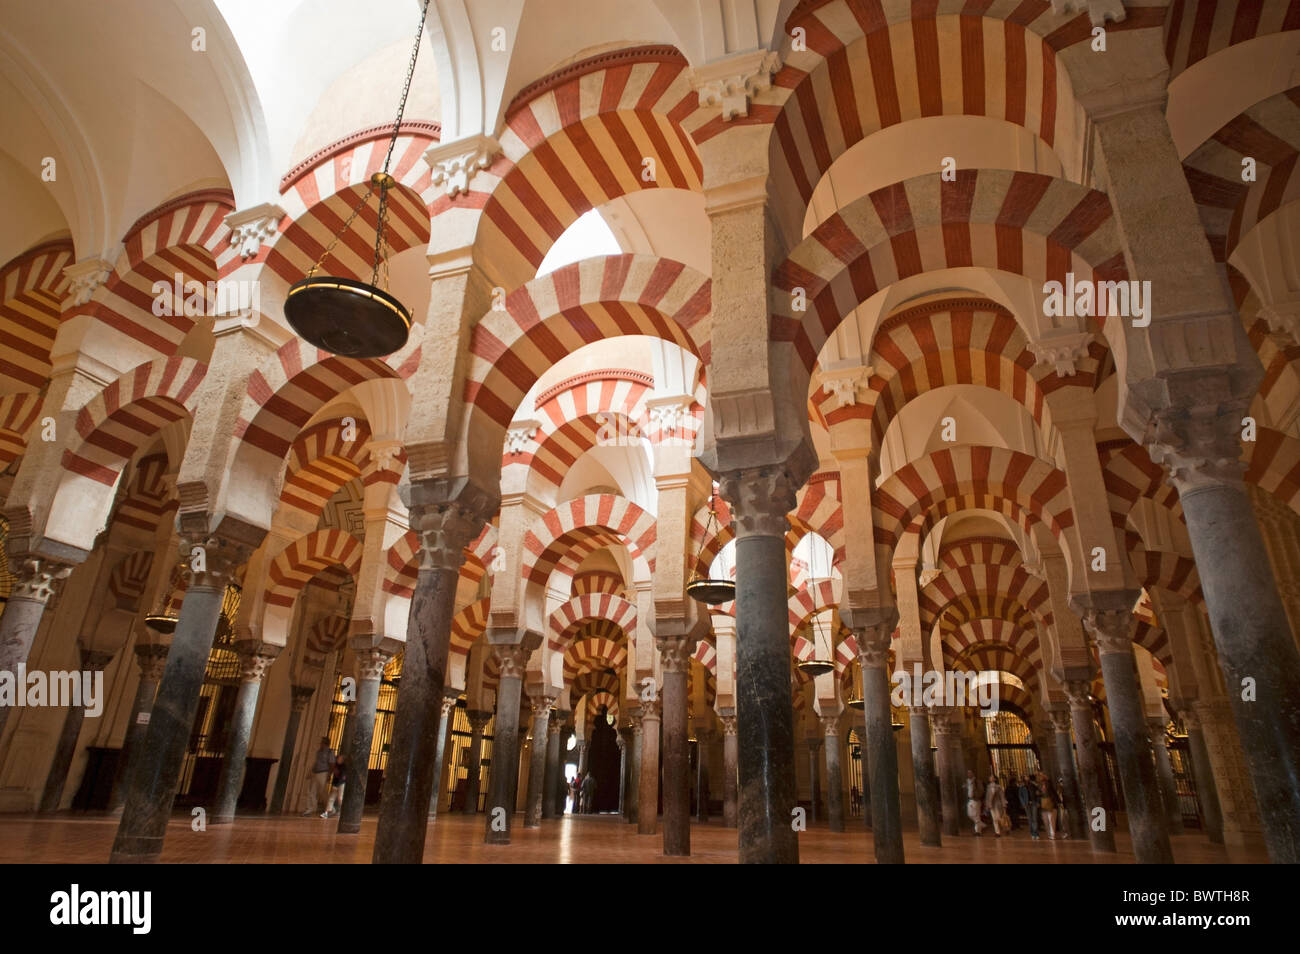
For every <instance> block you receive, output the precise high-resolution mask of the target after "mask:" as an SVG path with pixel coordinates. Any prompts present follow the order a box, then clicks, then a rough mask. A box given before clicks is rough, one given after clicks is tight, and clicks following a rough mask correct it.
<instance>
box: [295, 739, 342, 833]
mask: <svg viewBox="0 0 1300 954" xmlns="http://www.w3.org/2000/svg"><path fill="white" fill-rule="evenodd" d="M347 781H348V769H347V759H346V758H345V757H344V756H343V753H342V752H340V753H339V754H338V755H335V754H334V750H333V749H331V748H330V740H329V737H328V736H321V740H320V748H319V749H317V750H316V760H315V761H314V762H313V763H312V766H311V782H310V783H309V784H308V786H307V808H306V810H304V811H303V815H315V814H316V809H318V808H320V807H321V803H322V801H324V804H325V810H324V811H323V812H321V813H320V817H321V818H333V817H334V816H335V815H337V814H338V810H339V809H340V808H342V807H343V786H344V785H346V784H347Z"/></svg>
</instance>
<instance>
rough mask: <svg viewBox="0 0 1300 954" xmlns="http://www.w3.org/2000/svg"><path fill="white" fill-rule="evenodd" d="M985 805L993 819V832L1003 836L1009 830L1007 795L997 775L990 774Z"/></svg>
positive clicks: (985, 790)
mask: <svg viewBox="0 0 1300 954" xmlns="http://www.w3.org/2000/svg"><path fill="white" fill-rule="evenodd" d="M984 807H985V808H987V809H988V810H989V817H990V818H992V819H993V834H994V835H996V836H997V837H999V838H1001V837H1002V832H1004V831H1006V830H1007V827H1008V826H1007V795H1006V792H1005V791H1003V789H1002V783H1001V782H999V781H998V777H997V776H996V775H990V776H989V783H988V785H987V786H986V787H985V789H984Z"/></svg>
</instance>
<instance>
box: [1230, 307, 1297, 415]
mask: <svg viewBox="0 0 1300 954" xmlns="http://www.w3.org/2000/svg"><path fill="white" fill-rule="evenodd" d="M1243 314H1244V312H1243ZM1248 327H1249V330H1248V331H1247V332H1246V335H1247V336H1248V337H1249V338H1250V343H1251V344H1252V345H1254V346H1255V353H1256V354H1258V355H1259V362H1260V364H1262V365H1263V366H1264V380H1263V381H1262V382H1260V385H1259V393H1260V396H1261V397H1262V398H1263V399H1264V403H1265V405H1267V407H1268V409H1269V410H1270V411H1273V412H1274V415H1273V416H1274V419H1275V420H1276V419H1279V418H1284V416H1285V414H1286V412H1287V408H1288V407H1289V406H1290V403H1291V401H1292V400H1293V397H1292V395H1294V394H1296V393H1298V392H1300V343H1297V342H1296V341H1295V339H1294V338H1291V337H1290V336H1288V335H1279V334H1276V333H1275V332H1274V331H1273V329H1272V328H1270V327H1269V324H1268V322H1267V321H1266V320H1265V319H1264V318H1262V317H1259V316H1258V315H1257V316H1256V317H1255V319H1254V320H1253V321H1251V322H1249V326H1248ZM1279 384H1280V385H1281V387H1279V386H1278V385H1279ZM1275 392H1276V393H1275Z"/></svg>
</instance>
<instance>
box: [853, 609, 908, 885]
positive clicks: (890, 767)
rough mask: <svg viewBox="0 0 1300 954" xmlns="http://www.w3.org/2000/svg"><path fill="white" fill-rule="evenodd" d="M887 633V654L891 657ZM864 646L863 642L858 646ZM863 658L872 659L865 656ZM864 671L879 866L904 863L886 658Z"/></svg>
mask: <svg viewBox="0 0 1300 954" xmlns="http://www.w3.org/2000/svg"><path fill="white" fill-rule="evenodd" d="M888 638H889V637H888V633H886V634H885V645H886V648H885V650H884V655H885V656H886V657H887V654H888ZM859 645H860V646H861V643H859ZM863 658H864V659H868V658H870V657H867V656H865V655H864V656H863ZM870 661H871V662H873V663H876V664H874V665H871V666H867V665H865V664H864V666H863V669H862V706H863V715H864V716H865V718H866V724H867V768H868V772H869V773H870V776H871V833H872V837H873V839H874V841H875V849H876V862H877V863H878V864H902V863H903V820H902V810H901V808H900V806H899V796H898V750H897V749H896V748H895V747H894V746H895V742H894V730H893V725H892V722H893V718H892V716H891V713H890V709H889V679H888V677H887V676H886V675H885V658H880V659H879V660H878V661H877V660H876V659H874V658H870Z"/></svg>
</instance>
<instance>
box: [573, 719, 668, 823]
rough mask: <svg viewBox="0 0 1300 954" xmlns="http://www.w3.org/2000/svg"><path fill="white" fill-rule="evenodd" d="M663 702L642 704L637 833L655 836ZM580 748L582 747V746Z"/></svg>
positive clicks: (657, 817)
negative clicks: (660, 718)
mask: <svg viewBox="0 0 1300 954" xmlns="http://www.w3.org/2000/svg"><path fill="white" fill-rule="evenodd" d="M659 709H660V701H659V697H658V696H656V697H655V698H653V699H645V698H642V700H641V777H640V779H639V780H638V788H639V792H638V793H637V818H636V832H637V834H638V835H653V834H654V833H655V829H656V828H657V827H658V823H659ZM579 744H580V745H581V743H579Z"/></svg>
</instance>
